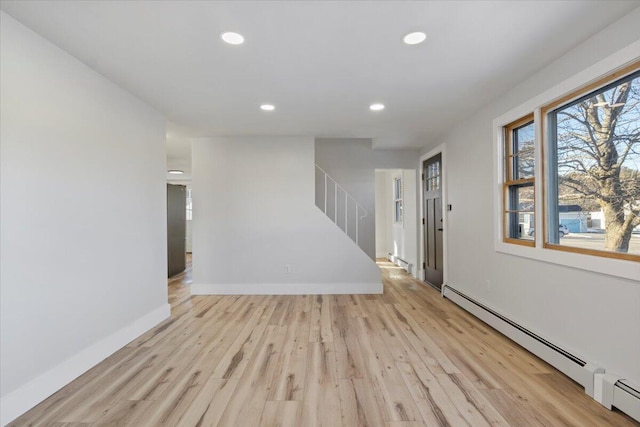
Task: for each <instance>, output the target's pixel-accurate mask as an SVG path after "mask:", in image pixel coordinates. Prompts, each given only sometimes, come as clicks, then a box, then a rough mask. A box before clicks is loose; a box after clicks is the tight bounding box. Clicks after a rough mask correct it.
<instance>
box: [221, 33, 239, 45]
mask: <svg viewBox="0 0 640 427" xmlns="http://www.w3.org/2000/svg"><path fill="white" fill-rule="evenodd" d="M220 38H222V40H223V41H225V42H227V43H229V44H242V43H244V37H242V34H238V33H231V32H228V33H222V34H221V35H220Z"/></svg>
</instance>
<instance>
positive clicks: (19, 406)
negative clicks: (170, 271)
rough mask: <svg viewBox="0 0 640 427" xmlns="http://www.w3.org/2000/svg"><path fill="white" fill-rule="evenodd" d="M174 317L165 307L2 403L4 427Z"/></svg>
mask: <svg viewBox="0 0 640 427" xmlns="http://www.w3.org/2000/svg"><path fill="white" fill-rule="evenodd" d="M170 315H171V306H170V305H169V304H164V305H162V306H160V307H158V308H156V309H155V310H153V311H151V312H150V313H147V314H146V315H144V316H142V317H141V318H139V319H138V320H136V321H134V322H133V323H131V324H130V325H128V326H125V327H124V328H122V329H120V330H119V331H117V332H115V333H113V334H111V335H109V336H108V337H106V338H104V339H102V340H100V341H99V342H97V343H95V344H93V345H92V346H90V347H88V348H85V349H84V350H82V351H81V352H80V353H78V354H76V355H75V356H72V357H71V358H70V359H67V360H66V361H64V362H62V363H61V364H59V365H58V366H56V367H55V368H53V369H50V370H49V371H47V372H45V373H44V374H42V375H40V376H38V377H36V378H34V379H33V380H31V381H29V382H28V383H27V384H25V385H23V386H22V387H20V388H19V389H17V390H15V391H13V392H11V393H9V394H7V395H6V396H4V397H2V399H0V425H2V426H5V425H7V424H8V423H10V422H11V421H13V420H15V419H16V418H18V417H19V416H20V415H22V414H24V413H25V412H27V411H28V410H29V409H31V408H33V407H34V406H36V405H37V404H38V403H40V402H42V401H43V400H45V399H46V398H47V397H49V396H51V395H52V394H53V393H55V392H56V391H58V390H60V389H61V388H62V387H64V386H65V385H67V384H69V383H70V382H71V381H73V380H74V379H76V378H78V377H79V376H80V375H82V374H83V373H85V372H86V371H88V370H89V369H91V368H92V367H94V366H95V365H97V364H98V363H100V362H101V361H103V360H104V359H106V358H107V357H109V356H110V355H112V354H113V353H115V352H116V351H117V350H119V349H121V348H122V347H124V346H125V345H127V344H128V343H130V342H131V341H133V340H134V339H135V338H137V337H139V336H140V335H142V334H143V333H145V332H147V331H148V330H149V329H151V328H153V327H154V326H156V325H157V324H158V323H160V322H162V321H163V320H165V319H167V318H168V317H169V316H170Z"/></svg>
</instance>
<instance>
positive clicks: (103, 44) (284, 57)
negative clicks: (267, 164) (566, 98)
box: [1, 0, 640, 168]
mask: <svg viewBox="0 0 640 427" xmlns="http://www.w3.org/2000/svg"><path fill="white" fill-rule="evenodd" d="M639 5H640V3H639V2H638V1H574V0H570V1H553V2H551V1H508V2H507V1H429V2H410V1H386V2H385V1H376V2H370V1H352V2H321V1H316V2H311V1H277V2H270V1H246V2H241V1H235V2H233V1H221V2H211V1H50V0H47V1H2V2H1V7H2V10H4V11H5V12H7V13H9V14H10V15H12V16H13V17H15V18H16V19H18V20H19V21H21V22H22V23H24V24H25V25H27V26H28V27H30V28H32V29H33V30H35V31H36V32H38V33H40V34H41V35H43V36H44V37H46V38H47V39H49V40H51V41H52V42H54V43H55V44H57V45H58V46H60V47H62V48H63V49H65V50H66V51H68V52H69V53H71V54H72V55H74V56H75V57H77V58H79V59H80V60H82V61H83V62H85V63H86V64H88V65H89V66H90V67H92V68H94V69H95V70H97V71H98V72H100V73H101V74H103V75H105V76H106V77H108V78H109V79H111V80H112V81H114V82H116V83H118V84H119V85H120V86H122V87H123V88H125V89H127V90H129V91H130V92H132V93H133V94H135V95H137V96H138V97H140V98H141V99H143V100H144V101H146V102H148V103H149V104H150V105H152V106H154V107H155V108H156V109H158V110H159V111H161V112H163V113H164V114H165V115H166V116H167V118H168V120H169V121H170V122H171V125H170V126H169V131H168V134H169V138H168V146H169V153H168V154H169V166H170V167H180V166H179V165H178V164H177V163H180V162H177V163H176V162H175V161H177V160H179V161H181V162H183V163H184V165H185V166H182V167H183V168H186V167H188V166H189V164H190V162H189V159H188V158H187V157H188V153H189V145H188V143H186V141H187V139H188V137H194V136H212V135H284V134H287V135H313V136H322V137H361V138H373V140H374V146H375V147H378V148H401V147H420V146H423V145H425V143H427V142H428V141H429V139H430V138H433V137H435V136H437V135H438V134H440V133H442V132H443V131H445V130H446V129H447V128H448V127H449V126H451V125H452V124H453V123H455V122H456V121H457V120H460V119H461V118H464V117H465V116H467V115H469V114H471V113H472V112H473V111H474V110H475V109H477V108H478V107H480V106H482V105H484V104H486V103H487V102H489V101H491V100H492V99H495V98H496V97H498V96H499V95H500V94H502V93H504V92H505V91H507V90H508V89H510V88H512V87H513V86H515V85H516V84H518V83H519V82H521V81H523V80H524V79H525V78H527V77H528V76H530V75H531V74H533V73H534V72H535V71H537V70H539V69H540V68H542V67H544V66H545V65H546V64H548V63H550V62H552V61H553V60H555V59H556V58H558V57H559V56H561V55H562V54H563V53H565V52H567V51H568V50H570V49H571V48H573V47H574V46H576V45H577V44H579V43H580V42H582V41H583V40H585V39H586V38H588V37H589V36H591V35H593V34H594V33H596V32H597V31H599V30H600V29H602V28H604V27H605V26H607V25H608V24H610V23H611V22H613V21H615V20H616V19H618V18H620V17H622V16H623V15H624V14H626V13H628V12H629V11H631V10H633V9H634V8H636V7H638V6H639ZM224 31H236V32H239V33H241V34H243V35H244V36H245V39H246V42H245V43H244V44H243V45H240V46H232V45H227V44H225V43H223V42H222V41H221V40H220V37H219V35H220V33H222V32H224ZM411 31H424V32H426V33H427V41H426V42H425V43H423V44H421V45H417V46H407V45H404V44H403V43H402V42H401V38H402V36H403V35H404V34H406V33H408V32H411ZM265 102H268V103H272V104H274V105H275V106H276V111H274V112H271V113H268V112H264V111H261V110H260V109H259V105H260V104H261V103H265ZM372 102H382V103H384V104H385V105H386V109H385V110H384V111H382V112H377V113H374V112H371V111H369V110H368V106H369V104H370V103H372ZM172 162H173V164H172Z"/></svg>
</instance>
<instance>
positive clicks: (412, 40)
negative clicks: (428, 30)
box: [402, 31, 427, 44]
mask: <svg viewBox="0 0 640 427" xmlns="http://www.w3.org/2000/svg"><path fill="white" fill-rule="evenodd" d="M426 39H427V35H426V34H425V33H423V32H421V31H417V32H415V33H409V34H407V35H406V36H404V37H403V38H402V41H403V42H405V43H406V44H420V43H422V42H423V41H425V40H426Z"/></svg>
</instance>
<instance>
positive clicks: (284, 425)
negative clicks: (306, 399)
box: [259, 401, 302, 427]
mask: <svg viewBox="0 0 640 427" xmlns="http://www.w3.org/2000/svg"><path fill="white" fill-rule="evenodd" d="M301 418H302V403H301V402H296V401H267V403H266V404H265V405H264V411H263V412H262V417H261V418H260V423H259V427H299V426H300V425H301V424H300V423H301Z"/></svg>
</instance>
